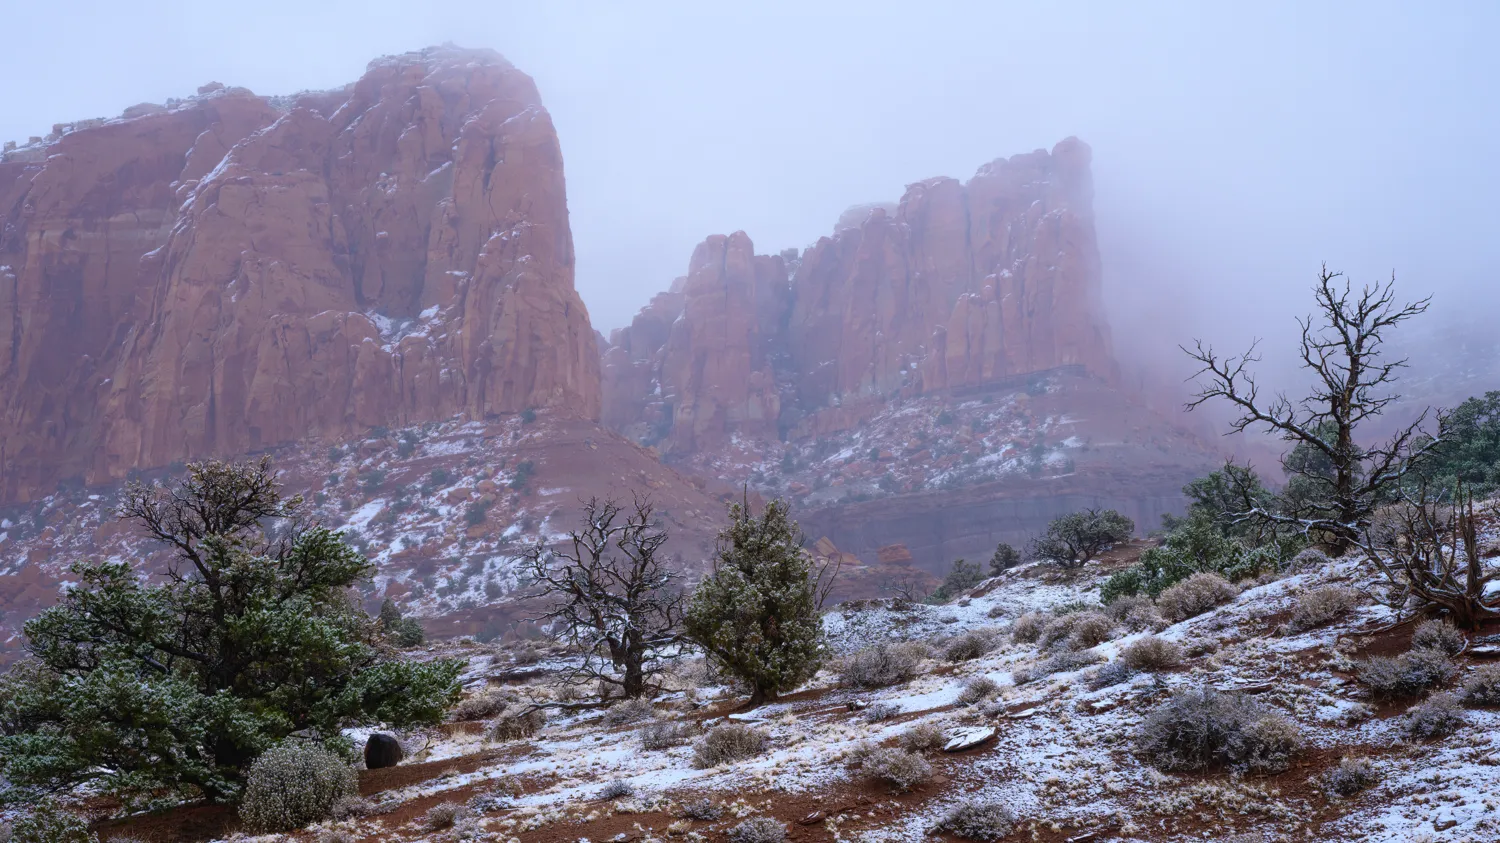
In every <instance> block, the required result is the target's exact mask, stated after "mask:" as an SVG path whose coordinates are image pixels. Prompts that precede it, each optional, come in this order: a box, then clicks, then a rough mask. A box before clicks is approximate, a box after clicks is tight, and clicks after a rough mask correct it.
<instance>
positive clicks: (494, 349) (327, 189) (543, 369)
mask: <svg viewBox="0 0 1500 843" xmlns="http://www.w3.org/2000/svg"><path fill="white" fill-rule="evenodd" d="M127 115H129V116H128V117H127V118H122V119H119V120H112V121H86V123H84V124H74V126H72V127H57V128H56V129H55V130H54V135H53V136H52V137H51V138H49V139H48V140H47V141H43V142H38V143H33V144H31V145H29V146H27V147H23V148H21V149H19V150H15V151H11V152H9V153H7V154H6V155H5V156H4V158H3V159H0V414H3V415H0V418H3V424H0V499H4V500H16V499H25V498H28V497H31V496H34V495H36V494H38V493H39V492H45V491H49V490H50V489H51V487H52V486H53V485H54V484H55V483H56V482H58V481H59V480H63V479H69V478H79V479H83V480H86V481H90V482H93V481H101V480H108V479H111V478H118V477H120V476H122V475H124V474H125V473H126V472H128V471H129V470H130V469H132V468H135V467H151V466H158V465H163V464H166V463H169V462H171V461H174V460H179V459H184V458H189V457H194V456H199V455H206V454H214V453H241V452H244V451H248V450H254V449H257V448H260V447H264V446H267V445H270V444H273V443H278V442H282V441H287V440H291V439H297V438H301V437H304V436H308V435H328V436H339V435H348V434H353V433H357V432H360V431H362V430H363V429H365V428H368V427H371V426H376V425H387V424H407V423H411V422H419V421H425V420H429V419H440V418H448V417H451V416H453V415H455V414H460V413H466V414H469V415H471V416H474V417H482V416H486V415H493V414H497V413H508V412H516V411H519V410H522V409H524V408H526V407H532V406H536V407H542V406H547V407H555V408H559V409H561V410H565V411H568V412H571V413H574V414H577V415H580V416H584V417H588V418H597V417H598V415H599V408H600V392H599V368H598V367H599V357H598V348H597V345H596V339H595V335H594V332H593V330H592V328H591V327H590V325H589V320H588V314H587V312H586V310H585V309H584V306H583V302H582V301H581V299H580V298H579V297H578V294H577V293H576V292H575V290H574V286H573V244H572V236H571V234H570V231H569V227H568V212H567V202H566V196H565V191H564V183H563V169H562V156H561V152H560V149H559V146H558V142H557V136H556V133H555V132H554V130H553V127H552V121H551V118H550V117H549V115H548V114H547V112H546V110H545V109H544V108H543V107H542V105H541V101H540V98H539V97H538V95H537V91H536V87H535V85H534V84H533V83H532V81H531V79H530V78H529V77H528V76H526V75H525V74H523V73H521V72H520V71H518V70H516V69H515V68H514V67H512V66H511V65H510V64H509V63H507V62H506V61H505V60H504V59H503V58H501V57H500V56H498V55H497V54H494V53H491V52H487V51H465V50H458V49H453V48H441V49H432V50H426V51H423V52H421V53H411V54H407V55H403V56H396V57H390V58H385V59H380V60H377V61H375V62H372V63H371V65H370V67H369V70H368V71H367V73H366V74H365V76H364V77H363V78H362V79H360V80H359V81H358V82H356V83H354V84H353V85H351V86H349V87H347V88H345V89H343V90H341V91H336V92H327V93H318V94H302V95H298V96H295V97H290V98H274V99H273V98H264V97H257V96H254V95H252V94H251V93H250V92H248V91H245V90H243V89H234V88H230V89H223V88H222V86H205V89H204V92H203V93H202V94H201V95H200V96H198V97H196V98H193V99H190V100H187V101H183V102H173V103H169V104H168V106H167V107H166V108H152V107H136V108H134V109H131V110H130V111H128V112H127ZM70 128H71V130H69V129H70Z"/></svg>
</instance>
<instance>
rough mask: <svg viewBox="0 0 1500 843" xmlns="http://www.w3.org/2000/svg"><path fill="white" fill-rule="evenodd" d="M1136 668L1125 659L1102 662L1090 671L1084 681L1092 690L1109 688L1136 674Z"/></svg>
mask: <svg viewBox="0 0 1500 843" xmlns="http://www.w3.org/2000/svg"><path fill="white" fill-rule="evenodd" d="M1136 672H1137V671H1136V669H1135V668H1133V667H1131V666H1130V665H1128V664H1126V663H1125V661H1124V660H1123V659H1118V660H1116V661H1112V662H1109V663H1108V664H1102V665H1100V666H1099V667H1098V668H1096V669H1094V670H1092V671H1089V673H1088V674H1087V676H1085V678H1084V683H1085V685H1086V686H1087V687H1088V689H1089V690H1091V691H1097V690H1099V689H1100V688H1108V687H1111V686H1113V685H1118V684H1120V683H1121V682H1124V681H1126V680H1127V679H1129V678H1130V677H1132V676H1135V675H1136Z"/></svg>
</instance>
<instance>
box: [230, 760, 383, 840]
mask: <svg viewBox="0 0 1500 843" xmlns="http://www.w3.org/2000/svg"><path fill="white" fill-rule="evenodd" d="M357 784H358V777H357V776H356V774H355V772H354V768H352V767H350V766H349V765H348V764H346V763H345V762H344V760H343V759H342V758H340V757H339V756H338V755H336V754H334V753H332V752H330V751H328V750H327V749H324V748H323V747H321V746H317V745H305V746H303V745H297V744H281V745H280V746H276V747H272V748H271V749H269V750H267V751H266V752H265V753H263V754H262V755H261V756H260V757H259V758H257V759H256V760H255V763H254V764H252V765H251V766H250V775H249V776H248V777H247V780H246V784H245V794H244V798H243V799H242V800H241V802H240V818H241V819H243V820H244V821H245V824H246V825H248V826H249V827H251V828H253V829H256V830H259V831H293V830H295V829H299V828H302V827H303V826H305V825H307V824H308V823H313V822H317V821H318V820H324V819H328V818H329V817H332V816H333V811H334V806H336V805H338V804H339V803H340V802H342V801H343V800H344V799H346V798H348V797H350V796H352V795H354V792H355V787H356V785H357Z"/></svg>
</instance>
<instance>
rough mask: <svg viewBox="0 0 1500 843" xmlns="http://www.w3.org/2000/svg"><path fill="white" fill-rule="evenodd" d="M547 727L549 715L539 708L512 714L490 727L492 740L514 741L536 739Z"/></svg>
mask: <svg viewBox="0 0 1500 843" xmlns="http://www.w3.org/2000/svg"><path fill="white" fill-rule="evenodd" d="M545 725H547V714H546V712H544V711H542V710H541V709H539V708H534V709H531V710H530V711H524V712H521V713H519V714H511V715H508V716H506V717H502V718H500V719H499V720H496V721H495V725H493V726H491V727H490V740H496V741H514V740H520V739H522V738H531V737H536V735H537V733H538V732H540V731H542V727H543V726H545Z"/></svg>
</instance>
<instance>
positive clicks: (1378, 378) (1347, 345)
mask: <svg viewBox="0 0 1500 843" xmlns="http://www.w3.org/2000/svg"><path fill="white" fill-rule="evenodd" d="M1340 279H1343V275H1342V273H1337V272H1329V271H1328V267H1326V266H1325V267H1323V270H1322V272H1321V274H1320V276H1319V278H1318V283H1317V284H1316V285H1315V286H1314V287H1313V296H1314V300H1315V301H1316V303H1317V311H1318V312H1317V319H1316V321H1315V319H1314V317H1313V316H1308V317H1306V318H1305V319H1299V320H1298V324H1299V326H1300V327H1301V329H1302V330H1301V341H1300V346H1299V349H1298V351H1299V357H1300V360H1301V366H1302V368H1304V369H1306V370H1307V371H1308V372H1310V373H1311V374H1312V375H1313V386H1312V389H1311V392H1310V393H1309V394H1308V395H1307V396H1306V397H1304V398H1302V399H1300V400H1296V401H1294V400H1293V399H1291V398H1289V397H1287V395H1286V394H1285V393H1282V392H1277V393H1275V394H1274V395H1271V396H1263V395H1262V394H1261V390H1260V386H1259V384H1258V383H1257V381H1256V379H1255V376H1254V374H1253V373H1251V372H1250V371H1249V366H1250V365H1251V364H1253V363H1256V362H1258V361H1259V360H1260V357H1259V356H1258V355H1257V354H1256V351H1255V349H1256V344H1255V343H1252V344H1251V346H1250V349H1249V350H1248V351H1246V352H1245V353H1244V354H1241V355H1239V356H1229V357H1224V356H1220V355H1219V354H1217V353H1215V352H1214V350H1213V349H1212V348H1211V347H1209V346H1206V345H1205V344H1204V343H1203V341H1202V340H1198V341H1197V342H1196V343H1195V347H1194V348H1193V349H1191V350H1190V349H1187V348H1184V349H1183V351H1184V352H1186V353H1187V354H1188V356H1190V357H1192V358H1193V360H1195V361H1197V363H1198V364H1199V365H1200V367H1201V368H1200V369H1199V370H1198V372H1197V377H1199V378H1200V388H1199V391H1198V394H1197V397H1196V398H1195V399H1194V400H1193V401H1192V402H1190V403H1189V404H1188V405H1187V406H1188V409H1194V408H1196V407H1199V406H1201V405H1203V404H1205V403H1207V402H1209V401H1224V402H1227V403H1228V404H1230V405H1231V406H1232V407H1234V408H1235V410H1236V411H1237V412H1238V413H1239V416H1238V417H1237V418H1236V419H1235V420H1234V421H1233V422H1231V423H1230V428H1231V430H1232V431H1233V432H1242V431H1245V430H1248V429H1250V428H1252V427H1261V428H1263V429H1265V430H1266V431H1268V432H1270V433H1273V434H1275V435H1277V436H1280V437H1281V438H1282V439H1283V440H1285V441H1286V442H1288V443H1290V444H1291V445H1293V446H1294V447H1293V448H1292V450H1291V453H1289V454H1288V456H1287V458H1285V459H1283V461H1282V464H1283V467H1284V468H1286V470H1287V473H1288V474H1289V475H1290V476H1291V480H1290V481H1289V482H1288V491H1289V492H1290V493H1283V494H1281V495H1278V496H1275V497H1274V498H1272V499H1271V500H1269V501H1267V500H1266V499H1264V498H1263V499H1260V500H1257V499H1255V497H1254V496H1253V494H1252V492H1253V490H1252V489H1251V488H1250V487H1249V486H1248V485H1246V484H1244V483H1241V484H1240V486H1239V487H1238V489H1237V491H1238V492H1239V497H1240V501H1239V503H1238V506H1237V512H1236V513H1235V516H1234V517H1235V518H1236V519H1238V520H1253V521H1256V522H1259V523H1261V524H1266V525H1271V526H1277V527H1283V528H1288V527H1289V528H1292V529H1296V530H1298V531H1300V532H1302V533H1303V534H1304V535H1308V536H1317V537H1319V538H1324V539H1326V540H1327V542H1328V543H1329V545H1330V546H1331V547H1332V549H1333V550H1334V552H1335V553H1342V552H1344V551H1345V550H1347V549H1348V548H1349V547H1350V546H1351V545H1353V544H1354V543H1355V542H1356V541H1357V540H1358V538H1359V535H1360V532H1361V530H1362V529H1363V528H1364V527H1365V526H1366V525H1367V524H1368V523H1369V520H1370V515H1371V514H1372V513H1373V512H1374V511H1375V508H1376V507H1377V506H1379V505H1381V504H1382V503H1384V502H1388V501H1390V500H1392V499H1393V498H1394V497H1395V494H1396V490H1397V489H1398V488H1399V487H1400V485H1401V483H1402V481H1403V479H1404V478H1405V477H1406V476H1407V475H1408V474H1409V473H1410V472H1411V471H1412V470H1413V468H1414V466H1416V465H1417V464H1419V463H1420V461H1421V460H1422V458H1423V457H1425V456H1426V455H1427V454H1428V453H1429V452H1431V451H1433V450H1434V449H1435V448H1436V447H1437V446H1438V445H1439V443H1441V441H1442V439H1443V436H1442V434H1441V432H1440V433H1439V435H1438V436H1435V437H1425V436H1423V435H1422V429H1423V425H1424V423H1425V422H1426V420H1427V417H1428V415H1429V413H1428V412H1425V411H1424V412H1423V413H1422V414H1421V415H1420V416H1418V417H1417V418H1416V420H1415V421H1413V422H1411V423H1410V424H1408V425H1406V426H1404V427H1402V428H1400V429H1399V430H1398V431H1397V432H1396V433H1395V435H1393V436H1392V437H1391V438H1390V439H1388V440H1386V441H1385V442H1383V443H1380V444H1377V445H1371V446H1363V447H1362V446H1361V445H1360V444H1358V443H1357V442H1356V441H1355V435H1356V431H1357V430H1358V428H1359V426H1360V425H1361V424H1362V423H1363V422H1365V421H1367V420H1369V419H1372V418H1375V417H1377V416H1379V415H1380V414H1381V413H1382V412H1383V411H1384V410H1385V408H1386V407H1388V406H1389V405H1390V404H1391V402H1393V401H1395V400H1397V399H1398V398H1399V397H1400V396H1399V395H1397V394H1395V393H1393V392H1391V391H1390V388H1391V387H1392V386H1393V385H1394V384H1395V382H1396V380H1397V377H1396V375H1397V372H1399V371H1400V370H1401V369H1402V368H1403V367H1404V366H1405V365H1406V361H1405V360H1404V359H1403V360H1392V361H1385V360H1383V359H1382V352H1383V345H1384V341H1385V334H1386V332H1387V331H1389V330H1390V329H1392V328H1394V327H1395V326H1397V325H1399V324H1400V323H1402V322H1405V321H1406V320H1408V319H1410V318H1412V317H1413V316H1418V315H1421V314H1422V313H1424V312H1426V310H1427V306H1428V303H1429V302H1430V300H1431V299H1430V297H1429V298H1424V299H1421V300H1418V301H1415V302H1410V303H1407V304H1398V303H1397V302H1396V298H1395V291H1394V286H1395V281H1394V279H1393V280H1392V281H1391V282H1388V283H1386V284H1377V285H1374V286H1367V287H1364V288H1362V289H1361V290H1360V292H1359V293H1357V294H1356V293H1354V292H1353V290H1352V288H1351V286H1350V283H1349V282H1348V280H1343V281H1342V283H1340ZM1443 421H1444V417H1443V416H1442V415H1441V414H1439V416H1438V422H1439V429H1440V431H1441V429H1442V426H1443ZM1232 479H1233V478H1232Z"/></svg>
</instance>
